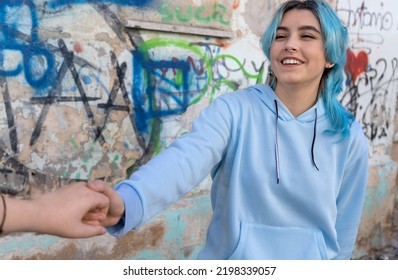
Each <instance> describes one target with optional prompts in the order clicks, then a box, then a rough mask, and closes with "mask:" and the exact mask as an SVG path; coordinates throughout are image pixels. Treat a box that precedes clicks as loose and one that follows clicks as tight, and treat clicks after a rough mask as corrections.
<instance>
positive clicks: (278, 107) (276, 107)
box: [250, 85, 325, 184]
mask: <svg viewBox="0 0 398 280" xmlns="http://www.w3.org/2000/svg"><path fill="white" fill-rule="evenodd" d="M250 88H251V89H254V90H256V91H258V92H259V93H261V94H259V95H258V96H259V97H260V99H261V100H262V101H263V102H264V104H265V105H266V106H267V107H268V109H269V110H271V111H272V112H273V113H274V115H275V166H276V183H277V184H279V181H280V177H281V174H280V159H279V141H278V136H279V135H278V122H279V121H292V120H296V121H298V122H301V123H313V137H312V143H308V145H311V161H312V164H313V166H314V168H315V169H316V170H317V171H319V168H318V165H317V164H316V161H315V142H316V135H317V122H318V118H320V117H324V115H325V109H324V108H325V107H324V106H323V104H322V100H320V99H318V101H317V102H316V104H315V105H314V106H312V107H311V108H310V109H308V110H307V111H305V112H304V113H302V114H301V115H300V116H298V117H294V116H293V115H292V114H291V113H290V111H289V110H288V109H287V108H286V106H285V105H284V104H283V103H282V101H281V100H280V99H279V98H278V96H277V95H276V93H275V92H274V91H273V90H272V89H271V88H270V87H269V86H268V85H256V86H253V87H250ZM321 108H322V109H321Z"/></svg>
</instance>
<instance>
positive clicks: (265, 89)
mask: <svg viewBox="0 0 398 280" xmlns="http://www.w3.org/2000/svg"><path fill="white" fill-rule="evenodd" d="M250 89H251V90H254V91H256V92H258V93H259V94H257V96H258V97H259V98H260V99H261V101H262V102H263V103H264V104H265V105H266V106H267V107H268V109H269V110H270V111H272V112H273V113H274V114H275V115H276V109H275V102H274V101H275V100H276V102H277V103H278V117H279V120H281V121H292V120H296V121H298V122H301V123H312V122H314V120H315V113H314V111H315V109H316V111H317V119H318V121H320V120H322V119H323V118H325V117H326V111H325V106H324V102H323V100H322V98H319V99H318V101H317V102H316V103H315V105H314V106H312V107H311V108H310V109H308V110H307V111H305V112H304V113H302V114H301V115H300V116H298V117H294V116H293V115H292V113H290V111H289V110H288V109H287V108H286V106H285V104H283V102H282V101H281V100H280V99H279V97H278V96H277V95H276V93H275V92H274V91H273V90H272V89H271V88H270V87H269V86H268V85H266V84H260V85H255V86H251V87H249V90H250Z"/></svg>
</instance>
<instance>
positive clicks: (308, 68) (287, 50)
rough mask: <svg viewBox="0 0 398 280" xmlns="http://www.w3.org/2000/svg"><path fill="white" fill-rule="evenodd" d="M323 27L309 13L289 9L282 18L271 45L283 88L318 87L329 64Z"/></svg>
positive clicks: (275, 73) (272, 57)
mask: <svg viewBox="0 0 398 280" xmlns="http://www.w3.org/2000/svg"><path fill="white" fill-rule="evenodd" d="M323 43H324V40H323V36H322V33H321V26H320V24H319V21H318V19H317V18H316V17H315V15H314V14H313V13H312V12H311V11H309V10H297V9H296V10H290V11H288V12H286V13H285V14H284V16H283V18H282V21H281V24H280V26H279V27H278V29H277V31H276V37H275V41H274V42H273V43H272V45H271V50H270V63H271V68H272V71H273V72H274V75H275V77H276V78H277V89H278V87H281V86H286V87H292V86H294V87H297V86H303V87H306V86H310V87H311V88H318V87H319V83H320V80H321V78H322V74H323V71H324V70H325V68H326V67H327V68H330V67H331V66H332V65H331V64H330V63H328V62H327V61H326V57H325V50H324V45H323Z"/></svg>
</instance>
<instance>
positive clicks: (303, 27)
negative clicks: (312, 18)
mask: <svg viewBox="0 0 398 280" xmlns="http://www.w3.org/2000/svg"><path fill="white" fill-rule="evenodd" d="M298 29H299V30H300V31H303V30H311V31H314V32H316V33H318V34H321V32H320V31H319V30H318V29H317V28H315V27H314V26H312V25H303V26H300V27H299V28H298ZM277 30H283V31H289V28H287V27H285V26H279V27H278V28H277Z"/></svg>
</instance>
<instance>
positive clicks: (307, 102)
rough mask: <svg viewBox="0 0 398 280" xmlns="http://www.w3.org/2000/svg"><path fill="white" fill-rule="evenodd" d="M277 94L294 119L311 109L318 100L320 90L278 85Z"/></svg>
mask: <svg viewBox="0 0 398 280" xmlns="http://www.w3.org/2000/svg"><path fill="white" fill-rule="evenodd" d="M275 93H276V95H277V96H278V97H279V99H280V100H281V101H282V102H283V104H284V105H285V106H286V108H287V109H288V110H289V111H290V113H291V114H292V115H293V116H294V117H298V116H300V115H301V114H302V113H304V112H305V111H307V110H308V109H310V108H311V107H312V106H314V105H315V103H316V102H317V99H318V98H317V97H318V88H315V89H314V88H305V87H294V86H292V87H282V86H278V85H277V86H276V89H275Z"/></svg>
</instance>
